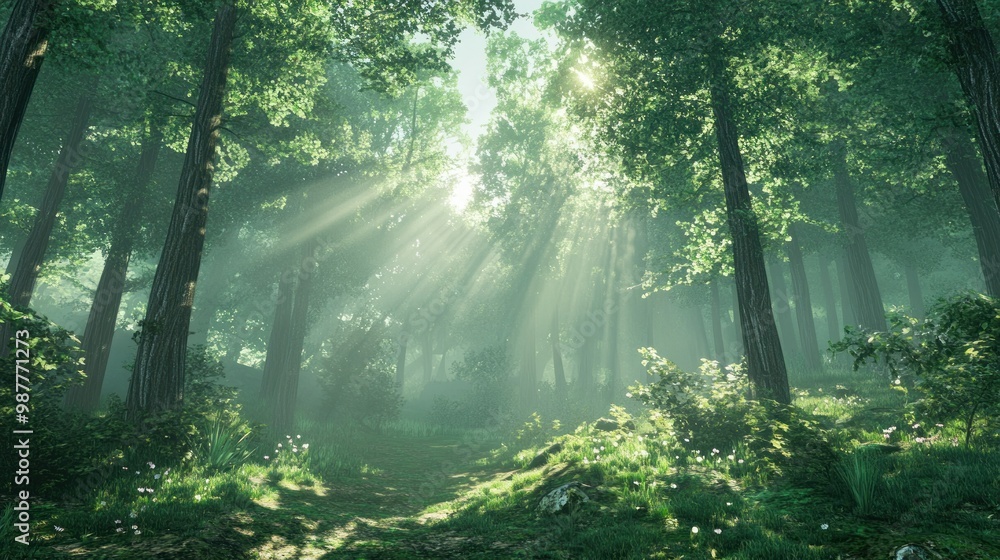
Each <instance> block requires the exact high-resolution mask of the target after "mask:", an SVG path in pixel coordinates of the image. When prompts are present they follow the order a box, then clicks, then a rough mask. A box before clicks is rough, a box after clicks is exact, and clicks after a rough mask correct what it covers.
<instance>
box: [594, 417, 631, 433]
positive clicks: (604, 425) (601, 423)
mask: <svg viewBox="0 0 1000 560" xmlns="http://www.w3.org/2000/svg"><path fill="white" fill-rule="evenodd" d="M594 429H596V430H598V431H600V432H613V431H615V430H621V429H626V430H634V429H635V423H634V422H632V421H631V420H626V421H625V423H624V424H619V423H618V421H617V420H612V419H610V418H598V419H597V422H595V423H594Z"/></svg>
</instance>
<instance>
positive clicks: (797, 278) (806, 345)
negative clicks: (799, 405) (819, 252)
mask: <svg viewBox="0 0 1000 560" xmlns="http://www.w3.org/2000/svg"><path fill="white" fill-rule="evenodd" d="M797 232H798V228H797V227H796V226H795V225H793V226H792V228H791V231H789V233H790V234H791V236H792V240H791V241H790V242H788V244H787V245H785V251H786V252H787V254H788V264H789V268H790V269H791V272H792V297H794V298H795V316H796V319H797V321H796V322H797V324H798V327H799V343H800V346H801V348H802V356H803V357H804V358H805V360H806V367H808V368H809V369H810V370H811V371H814V372H818V371H819V370H821V369H822V368H823V360H822V358H821V357H820V355H819V340H818V339H817V337H816V321H815V319H814V318H813V307H812V297H811V296H810V294H809V283H808V281H807V279H806V265H805V262H804V261H803V259H802V248H801V247H799V236H798V235H797Z"/></svg>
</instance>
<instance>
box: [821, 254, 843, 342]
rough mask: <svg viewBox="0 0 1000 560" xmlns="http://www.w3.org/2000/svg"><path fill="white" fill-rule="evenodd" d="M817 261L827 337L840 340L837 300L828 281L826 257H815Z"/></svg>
mask: <svg viewBox="0 0 1000 560" xmlns="http://www.w3.org/2000/svg"><path fill="white" fill-rule="evenodd" d="M816 258H817V260H818V261H819V282H820V287H821V288H822V289H823V301H824V303H825V307H826V330H827V337H828V338H829V339H830V340H831V341H833V342H838V341H839V340H840V322H839V321H838V320H837V300H836V298H835V297H834V295H833V282H832V281H831V280H830V263H829V259H828V258H827V257H824V256H823V255H816Z"/></svg>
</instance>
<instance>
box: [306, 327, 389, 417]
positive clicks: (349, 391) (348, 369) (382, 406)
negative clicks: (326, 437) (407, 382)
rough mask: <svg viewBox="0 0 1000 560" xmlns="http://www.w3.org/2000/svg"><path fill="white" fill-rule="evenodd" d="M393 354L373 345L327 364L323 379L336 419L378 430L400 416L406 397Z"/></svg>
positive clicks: (329, 407) (380, 346)
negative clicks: (396, 378) (396, 376)
mask: <svg viewBox="0 0 1000 560" xmlns="http://www.w3.org/2000/svg"><path fill="white" fill-rule="evenodd" d="M391 355H392V352H391V350H390V349H389V348H387V347H386V345H385V344H381V343H380V344H374V343H373V344H372V345H371V346H370V347H367V348H366V349H360V348H358V349H355V351H353V352H349V353H348V355H347V356H342V355H338V354H336V353H335V354H334V356H332V357H331V358H330V359H328V360H327V361H326V364H325V368H324V371H323V372H321V374H320V376H321V377H320V379H321V381H322V382H323V387H324V389H325V390H326V405H327V408H328V410H329V411H330V412H331V413H332V414H333V415H334V417H335V418H337V419H340V420H345V421H351V422H360V423H362V424H365V425H367V426H369V427H372V428H379V427H381V426H383V425H385V424H386V423H388V422H391V421H393V420H395V419H396V418H398V417H399V410H400V408H401V407H402V406H403V397H402V395H401V394H400V387H399V385H398V384H397V383H396V380H395V367H396V366H395V362H394V360H392V359H391Z"/></svg>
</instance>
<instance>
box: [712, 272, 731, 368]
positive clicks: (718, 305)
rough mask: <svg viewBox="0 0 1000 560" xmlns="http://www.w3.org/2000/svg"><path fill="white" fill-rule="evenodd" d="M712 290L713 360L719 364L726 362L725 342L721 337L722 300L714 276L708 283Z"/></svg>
mask: <svg viewBox="0 0 1000 560" xmlns="http://www.w3.org/2000/svg"><path fill="white" fill-rule="evenodd" d="M709 289H710V290H711V292H712V339H713V342H714V343H715V360H716V361H717V362H719V365H720V366H726V365H728V364H727V363H726V342H725V340H723V338H722V302H721V301H720V298H719V280H718V279H717V278H716V279H714V280H712V281H711V282H710V283H709Z"/></svg>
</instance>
